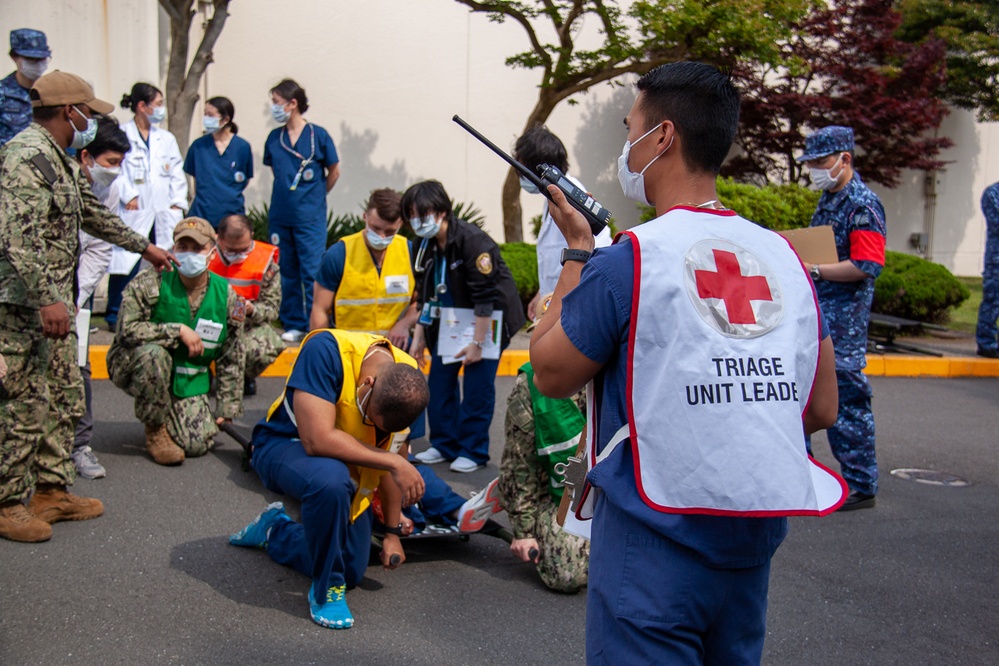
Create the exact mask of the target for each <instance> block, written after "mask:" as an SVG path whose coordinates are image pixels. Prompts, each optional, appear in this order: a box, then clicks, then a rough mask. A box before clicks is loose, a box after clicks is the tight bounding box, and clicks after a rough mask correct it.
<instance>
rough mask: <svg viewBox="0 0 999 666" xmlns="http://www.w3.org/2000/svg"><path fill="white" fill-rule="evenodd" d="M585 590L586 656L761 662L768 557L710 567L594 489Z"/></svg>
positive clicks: (606, 660)
mask: <svg viewBox="0 0 999 666" xmlns="http://www.w3.org/2000/svg"><path fill="white" fill-rule="evenodd" d="M591 536H592V541H591V542H590V574H589V588H588V592H587V598H586V663H587V664H590V665H591V666H592V665H594V664H612V665H613V666H620V665H622V664H670V666H675V665H677V664H718V665H719V666H733V665H738V664H759V663H760V659H761V656H762V654H763V640H764V638H765V636H766V628H767V627H766V623H767V590H768V587H769V584H770V561H769V560H767V562H766V563H765V564H762V565H759V566H756V567H750V568H746V569H712V568H710V567H707V566H705V565H704V564H702V563H701V560H700V558H699V557H698V556H697V555H696V553H694V551H692V550H689V549H687V548H684V547H682V546H680V545H679V544H677V543H675V542H673V541H671V540H669V539H666V538H664V537H663V536H662V535H661V534H659V533H658V532H655V531H653V530H652V529H650V528H649V527H648V526H646V525H645V524H644V523H641V522H639V521H637V520H635V519H634V518H633V517H632V516H630V515H629V514H627V513H625V512H623V511H621V510H620V509H618V508H617V507H615V506H614V505H612V504H611V503H610V502H608V501H607V499H606V496H604V495H602V494H601V495H598V496H597V506H596V509H595V511H594V518H593V525H592V535H591Z"/></svg>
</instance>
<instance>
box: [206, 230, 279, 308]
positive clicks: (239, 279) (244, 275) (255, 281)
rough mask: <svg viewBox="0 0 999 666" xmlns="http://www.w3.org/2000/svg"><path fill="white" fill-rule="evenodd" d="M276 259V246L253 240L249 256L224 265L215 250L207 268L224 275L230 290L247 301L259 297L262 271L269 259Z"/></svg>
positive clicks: (262, 281) (262, 283)
mask: <svg viewBox="0 0 999 666" xmlns="http://www.w3.org/2000/svg"><path fill="white" fill-rule="evenodd" d="M277 260H278V249H277V247H276V246H274V245H271V244H269V243H263V242H261V241H253V249H252V250H250V256H248V257H247V258H246V259H245V260H244V261H242V262H240V263H238V264H230V265H228V266H227V265H226V264H225V263H223V261H222V258H221V257H220V256H219V253H218V252H216V253H215V256H213V257H212V260H211V262H210V263H209V264H208V270H210V271H211V272H212V273H215V274H216V275H218V276H219V277H224V278H225V279H226V281H227V282H228V283H229V286H230V287H232V290H233V291H234V292H236V293H237V294H239V295H240V296H242V297H243V298H245V299H246V300H248V301H255V300H257V299H258V298H260V288H261V287H262V286H263V285H264V273H265V272H266V271H267V266H269V265H270V263H271V261H275V262H276V261H277Z"/></svg>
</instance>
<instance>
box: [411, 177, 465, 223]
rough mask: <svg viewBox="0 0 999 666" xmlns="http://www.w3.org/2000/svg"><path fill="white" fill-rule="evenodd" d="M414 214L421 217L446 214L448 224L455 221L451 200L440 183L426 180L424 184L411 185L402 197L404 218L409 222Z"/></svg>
mask: <svg viewBox="0 0 999 666" xmlns="http://www.w3.org/2000/svg"><path fill="white" fill-rule="evenodd" d="M413 213H416V215H418V216H420V217H423V216H424V215H431V214H434V213H444V217H445V218H447V221H448V222H453V221H454V210H453V209H452V208H451V199H450V197H448V195H447V191H446V190H445V189H444V186H443V185H441V184H440V181H437V180H425V181H423V182H422V183H416V184H415V185H410V187H409V189H408V190H406V192H405V193H404V194H403V195H402V217H403V219H405V220H409V218H410V217H412V216H413Z"/></svg>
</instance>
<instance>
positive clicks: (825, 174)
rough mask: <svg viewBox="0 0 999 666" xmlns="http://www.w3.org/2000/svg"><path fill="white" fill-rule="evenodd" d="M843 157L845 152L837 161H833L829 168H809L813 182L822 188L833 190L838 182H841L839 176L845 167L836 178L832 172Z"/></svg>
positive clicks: (809, 175)
mask: <svg viewBox="0 0 999 666" xmlns="http://www.w3.org/2000/svg"><path fill="white" fill-rule="evenodd" d="M842 159H843V153H840V154H839V157H837V158H836V161H835V162H833V165H832V166H831V167H829V168H828V169H813V168H809V169H808V177H809V178H810V179H811V181H812V184H813V185H815V187H817V188H818V189H820V190H831V189H832V188H834V187H836V184H837V183H838V182H839V177H840V176H842V175H843V169H840V170H839V173H838V174H837V175H836V177H835V178H833V177H832V174H831V172H832V170H833V169H835V168H836V165H837V164H839V163H840V161H841V160H842Z"/></svg>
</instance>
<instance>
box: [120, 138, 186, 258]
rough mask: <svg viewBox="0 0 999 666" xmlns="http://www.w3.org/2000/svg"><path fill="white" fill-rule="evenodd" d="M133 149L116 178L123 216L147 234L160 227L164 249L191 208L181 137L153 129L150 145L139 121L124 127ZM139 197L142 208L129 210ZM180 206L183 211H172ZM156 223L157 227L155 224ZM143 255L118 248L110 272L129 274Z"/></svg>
mask: <svg viewBox="0 0 999 666" xmlns="http://www.w3.org/2000/svg"><path fill="white" fill-rule="evenodd" d="M122 129H124V130H125V134H127V135H128V140H129V142H130V143H131V144H132V149H131V150H129V151H128V154H127V155H126V156H125V161H124V162H123V163H122V170H121V171H122V173H121V175H120V176H119V177H118V180H116V181H115V184H116V185H117V186H118V189H119V191H120V193H121V206H120V208H119V211H118V212H119V215H121V219H122V221H123V222H124V223H125V224H126V225H128V226H129V227H130V228H132V229H134V230H135V231H138V232H139V233H140V234H142V235H144V236H148V235H149V231H150V230H151V229H153V228H155V230H156V236H155V239H156V245H158V246H159V247H161V248H163V249H164V250H168V249H170V247H171V246H172V245H173V228H174V227H175V226H177V223H178V222H180V220H181V219H183V217H184V212H183V211H186V210H187V207H188V203H187V177H186V176H185V175H184V168H183V167H184V160H183V158H182V157H181V155H180V149H179V148H178V147H177V139H176V138H174V136H173V134H171V133H170V132H169V131H167V130H165V129H160V128H159V127H156V126H155V125H153V126H152V127H150V128H149V146H148V147H147V146H146V142H145V141H143V140H142V135H141V134H139V129H138V128H137V127H136V126H135V121H134V120H130V121H129V122H127V123H125V124H124V125H123V126H122ZM135 197H139V210H125V204H127V203H128V202H129V201H131V200H132V199H134V198H135ZM171 206H177V207H178V208H180V209H182V210H172V209H171ZM154 225H155V226H154ZM137 261H139V255H138V254H135V253H134V252H127V251H125V250H123V249H121V248H120V247H115V249H114V254H113V256H112V257H111V267H110V269H109V270H110V272H111V273H112V274H114V275H128V274H129V273H130V272H131V270H132V267H133V266H135V264H136V262H137Z"/></svg>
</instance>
